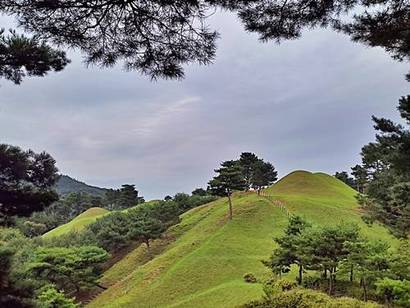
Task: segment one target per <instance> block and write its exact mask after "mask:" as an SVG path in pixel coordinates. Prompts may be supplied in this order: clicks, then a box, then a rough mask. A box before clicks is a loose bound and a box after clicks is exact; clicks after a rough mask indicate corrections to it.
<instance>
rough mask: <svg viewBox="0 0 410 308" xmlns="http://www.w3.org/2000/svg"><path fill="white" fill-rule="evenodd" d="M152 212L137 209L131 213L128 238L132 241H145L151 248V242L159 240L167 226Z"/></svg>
mask: <svg viewBox="0 0 410 308" xmlns="http://www.w3.org/2000/svg"><path fill="white" fill-rule="evenodd" d="M150 214H151V213H150V211H149V210H148V209H147V210H146V209H144V210H143V211H138V210H137V209H134V210H131V211H129V213H128V215H129V218H130V220H129V223H130V226H129V232H128V236H129V237H130V238H132V239H137V240H140V241H143V242H144V243H145V244H146V245H147V248H149V243H150V240H153V239H157V238H159V237H160V236H161V234H162V233H163V232H164V231H165V230H166V225H165V223H164V222H162V221H161V220H160V219H158V218H157V217H155V216H154V215H150Z"/></svg>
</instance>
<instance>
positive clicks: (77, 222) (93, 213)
mask: <svg viewBox="0 0 410 308" xmlns="http://www.w3.org/2000/svg"><path fill="white" fill-rule="evenodd" d="M109 212H110V211H108V210H106V209H102V208H99V207H92V208H90V209H88V210H87V211H85V212H83V213H81V214H80V215H78V216H77V217H76V218H74V219H73V220H72V221H70V222H68V223H66V224H64V225H61V226H59V227H57V228H55V229H53V230H51V231H49V232H47V233H45V234H44V235H43V238H45V239H47V238H51V237H55V236H59V235H62V234H66V233H68V232H70V231H80V230H82V229H84V228H85V227H86V226H87V225H89V224H91V223H92V222H94V221H95V220H96V219H97V218H99V217H102V216H103V215H105V214H107V213H109Z"/></svg>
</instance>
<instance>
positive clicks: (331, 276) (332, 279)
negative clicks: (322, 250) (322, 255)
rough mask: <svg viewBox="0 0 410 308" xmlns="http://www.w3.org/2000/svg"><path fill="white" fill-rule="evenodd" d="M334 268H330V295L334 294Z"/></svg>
mask: <svg viewBox="0 0 410 308" xmlns="http://www.w3.org/2000/svg"><path fill="white" fill-rule="evenodd" d="M333 283H334V268H330V270H329V295H332V294H333Z"/></svg>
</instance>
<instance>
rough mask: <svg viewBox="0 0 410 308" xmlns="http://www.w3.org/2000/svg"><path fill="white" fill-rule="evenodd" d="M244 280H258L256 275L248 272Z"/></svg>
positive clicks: (251, 281)
mask: <svg viewBox="0 0 410 308" xmlns="http://www.w3.org/2000/svg"><path fill="white" fill-rule="evenodd" d="M243 280H245V282H247V283H256V282H257V281H258V280H257V279H256V277H255V275H254V274H252V273H247V274H245V275H244V276H243Z"/></svg>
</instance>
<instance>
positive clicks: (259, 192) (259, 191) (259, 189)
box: [258, 188, 261, 196]
mask: <svg viewBox="0 0 410 308" xmlns="http://www.w3.org/2000/svg"><path fill="white" fill-rule="evenodd" d="M260 195H261V188H258V196H260Z"/></svg>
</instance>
